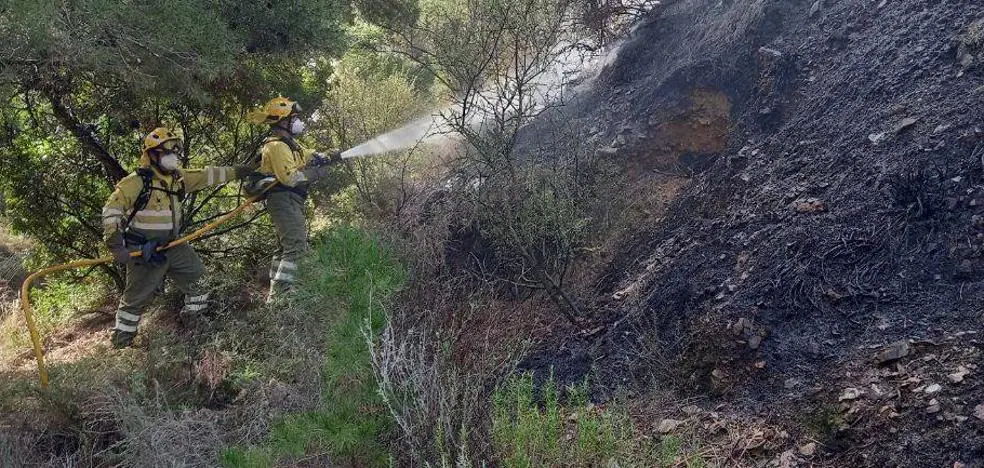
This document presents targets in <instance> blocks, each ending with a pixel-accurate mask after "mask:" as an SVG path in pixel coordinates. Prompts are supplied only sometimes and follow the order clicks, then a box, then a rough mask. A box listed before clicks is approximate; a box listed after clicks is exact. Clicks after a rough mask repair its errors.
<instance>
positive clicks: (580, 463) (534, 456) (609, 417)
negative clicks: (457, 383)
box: [492, 374, 706, 468]
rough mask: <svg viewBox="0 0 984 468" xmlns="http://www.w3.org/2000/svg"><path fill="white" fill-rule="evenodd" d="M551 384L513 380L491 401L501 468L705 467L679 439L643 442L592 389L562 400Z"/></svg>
mask: <svg viewBox="0 0 984 468" xmlns="http://www.w3.org/2000/svg"><path fill="white" fill-rule="evenodd" d="M561 393H562V392H561V391H559V390H558V389H557V386H556V384H555V383H554V381H553V379H552V378H551V379H549V380H548V381H547V382H545V383H544V384H543V385H542V386H541V387H540V388H539V389H536V388H535V386H534V383H533V377H532V376H531V375H530V374H523V375H518V376H513V377H511V378H510V379H509V380H507V381H506V382H505V383H504V384H503V385H501V386H500V387H499V388H498V389H496V392H495V393H494V395H493V399H492V436H493V437H492V438H493V448H494V452H495V454H496V457H497V459H498V461H499V463H500V465H501V466H504V467H509V468H532V467H546V466H567V467H595V466H653V467H670V466H681V464H682V465H683V466H687V467H692V468H702V467H704V466H706V463H705V461H704V460H703V459H702V458H701V457H700V455H698V454H696V453H693V452H692V450H693V449H694V447H692V446H691V445H692V444H687V443H686V442H685V441H684V439H682V438H681V437H680V436H677V435H664V436H662V437H660V438H658V439H655V440H654V439H651V438H650V437H644V436H643V435H644V434H643V432H642V431H640V430H639V429H638V428H636V427H635V425H634V424H633V423H632V421H631V419H630V417H629V414H628V409H627V407H626V406H625V405H624V404H623V403H621V401H622V399H620V398H616V399H614V400H612V401H611V402H610V403H608V404H606V405H604V406H595V405H593V404H592V403H591V402H590V401H589V399H588V387H587V385H586V384H582V385H580V386H576V387H568V388H567V389H565V391H564V392H563V394H564V395H565V396H566V398H564V399H563V400H564V401H563V402H562V401H561V400H562V399H561Z"/></svg>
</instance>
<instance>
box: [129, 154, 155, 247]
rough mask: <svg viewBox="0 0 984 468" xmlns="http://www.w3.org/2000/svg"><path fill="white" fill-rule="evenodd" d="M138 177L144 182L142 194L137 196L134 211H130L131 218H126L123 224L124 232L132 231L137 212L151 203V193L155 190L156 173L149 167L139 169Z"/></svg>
mask: <svg viewBox="0 0 984 468" xmlns="http://www.w3.org/2000/svg"><path fill="white" fill-rule="evenodd" d="M137 175H139V176H140V180H141V181H142V182H143V187H141V188H140V194H138V195H137V199H136V200H135V201H134V202H133V210H132V211H130V214H129V216H127V217H126V221H124V222H123V231H124V232H126V231H128V230H129V229H130V221H133V217H134V216H136V215H137V212H138V211H140V210H143V209H144V208H146V207H147V203H149V202H150V191H151V189H152V188H153V181H154V171H152V170H151V169H150V168H147V167H141V168H139V169H137Z"/></svg>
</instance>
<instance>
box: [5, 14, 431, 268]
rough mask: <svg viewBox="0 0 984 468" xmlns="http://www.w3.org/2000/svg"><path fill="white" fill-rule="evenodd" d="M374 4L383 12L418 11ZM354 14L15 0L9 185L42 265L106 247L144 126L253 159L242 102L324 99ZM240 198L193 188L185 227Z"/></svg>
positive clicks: (16, 221)
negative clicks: (104, 234) (104, 235)
mask: <svg viewBox="0 0 984 468" xmlns="http://www.w3.org/2000/svg"><path fill="white" fill-rule="evenodd" d="M366 6H367V8H372V9H373V11H374V12H375V13H374V14H373V16H372V17H373V18H376V19H377V20H379V21H384V20H385V19H386V17H385V14H387V12H388V14H398V13H399V12H402V11H408V9H413V5H410V4H406V3H405V2H404V3H400V4H399V6H400V7H399V8H395V9H389V8H388V7H387V2H385V1H382V2H368V3H367V4H366ZM354 18H355V16H354V11H353V10H352V6H351V5H350V4H349V3H346V2H337V1H319V0H305V1H292V2H266V1H228V0H223V1H219V2H197V1H189V0H178V1H167V2H162V1H152V2H131V3H124V4H121V3H119V2H116V1H107V0H85V1H80V2H70V3H69V4H64V3H63V2H54V1H42V2H35V1H23V0H15V1H10V2H6V3H5V4H4V7H3V15H2V18H0V33H3V35H4V37H5V41H4V42H3V44H0V96H2V97H0V146H2V147H3V149H4V150H3V151H0V193H2V194H3V199H4V200H5V211H6V214H7V215H8V216H10V218H11V220H12V226H13V228H14V229H15V230H16V231H17V232H18V233H24V234H27V235H30V236H31V237H33V238H35V239H37V240H39V241H41V242H40V243H39V244H38V247H39V249H40V250H41V251H40V252H39V253H41V254H42V255H43V257H42V259H41V260H42V261H43V262H46V263H47V262H50V261H64V260H68V259H71V258H77V257H80V256H81V257H93V256H96V255H97V254H98V253H100V248H99V246H100V244H101V242H100V238H101V228H102V227H101V219H100V208H101V206H102V204H103V202H104V200H105V198H106V197H107V196H108V194H109V192H110V191H111V189H112V186H113V184H114V183H115V182H116V181H118V180H119V179H120V178H122V177H123V176H124V175H125V174H126V173H127V171H128V169H129V168H132V167H133V166H134V163H135V161H136V159H137V157H138V155H139V144H140V137H141V134H142V133H144V132H146V131H149V130H150V129H152V128H154V127H156V126H159V125H166V126H172V127H178V128H179V129H180V130H181V132H182V133H183V135H184V138H185V146H186V148H188V156H190V161H186V162H190V165H191V166H195V167H197V166H203V165H206V164H214V165H228V164H234V163H237V162H238V163H243V162H245V161H246V160H247V159H249V158H251V157H252V155H253V153H254V151H255V148H256V146H257V144H258V141H259V138H260V137H261V136H262V135H261V132H262V131H263V129H262V128H257V127H254V126H251V125H249V124H248V123H247V122H246V121H245V119H244V115H245V112H246V110H247V109H249V108H251V107H253V106H255V105H257V104H259V103H261V102H263V101H265V100H266V99H267V98H269V97H271V96H272V95H275V94H276V93H283V94H285V95H289V96H291V97H292V98H294V99H297V100H299V101H300V102H301V103H302V105H303V106H305V107H306V108H308V109H313V108H316V107H317V106H316V104H317V103H318V102H319V101H320V100H321V99H322V96H323V94H324V91H325V89H326V88H327V87H328V85H327V81H328V77H329V76H330V75H331V72H332V59H333V58H336V57H339V56H341V55H342V54H343V53H344V51H345V50H346V48H347V47H348V40H347V39H346V37H345V35H344V28H345V26H346V25H347V24H349V23H350V22H351V21H353V20H354ZM326 145H328V146H330V145H331V143H330V142H327V143H326ZM236 201H237V197H236V193H235V192H234V191H231V190H227V191H209V192H206V193H202V194H199V195H196V196H193V197H192V198H191V200H190V201H189V203H188V204H187V207H188V208H187V209H188V213H186V214H188V215H193V216H188V217H186V218H185V219H186V220H187V221H189V222H190V223H191V225H189V226H188V228H189V229H193V228H195V227H196V224H195V223H200V222H201V221H202V220H205V219H210V218H213V217H214V216H215V215H216V214H218V213H220V212H223V211H227V210H229V209H230V208H231V207H232V206H234V203H235V202H236ZM105 272H106V273H108V274H110V275H111V276H112V277H113V278H114V279H115V281H116V283H117V285H118V286H122V277H121V275H120V273H119V272H118V271H116V270H115V269H111V268H107V269H105Z"/></svg>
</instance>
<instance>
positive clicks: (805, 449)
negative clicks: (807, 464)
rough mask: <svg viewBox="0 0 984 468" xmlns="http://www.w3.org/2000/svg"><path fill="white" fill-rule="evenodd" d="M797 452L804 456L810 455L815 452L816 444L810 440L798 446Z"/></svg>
mask: <svg viewBox="0 0 984 468" xmlns="http://www.w3.org/2000/svg"><path fill="white" fill-rule="evenodd" d="M799 453H800V455H803V456H804V457H812V456H813V454H815V453H817V444H816V443H814V442H810V443H808V444H806V445H802V446H800V448H799Z"/></svg>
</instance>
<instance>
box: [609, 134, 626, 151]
mask: <svg viewBox="0 0 984 468" xmlns="http://www.w3.org/2000/svg"><path fill="white" fill-rule="evenodd" d="M626 143H628V139H627V138H626V137H625V134H622V133H620V134H618V135H617V136H615V139H614V140H612V144H611V145H609V146H611V147H612V148H621V147H623V146H625V144H626Z"/></svg>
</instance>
